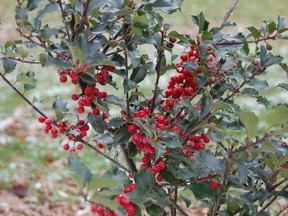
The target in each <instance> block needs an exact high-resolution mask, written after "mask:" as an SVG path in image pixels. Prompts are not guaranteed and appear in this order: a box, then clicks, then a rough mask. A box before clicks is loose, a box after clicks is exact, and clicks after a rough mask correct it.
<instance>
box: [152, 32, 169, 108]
mask: <svg viewBox="0 0 288 216" xmlns="http://www.w3.org/2000/svg"><path fill="white" fill-rule="evenodd" d="M160 33H161V42H160V46H159V47H158V59H157V64H156V74H157V77H156V82H155V89H154V95H153V98H152V103H151V113H153V110H154V108H155V102H156V98H157V94H158V91H159V90H158V88H159V80H160V76H161V63H162V58H163V55H164V48H163V45H164V38H165V35H166V32H165V31H160Z"/></svg>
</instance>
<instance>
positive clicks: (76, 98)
mask: <svg viewBox="0 0 288 216" xmlns="http://www.w3.org/2000/svg"><path fill="white" fill-rule="evenodd" d="M71 99H72V100H74V101H77V100H78V99H79V95H78V94H75V93H74V94H72V95H71Z"/></svg>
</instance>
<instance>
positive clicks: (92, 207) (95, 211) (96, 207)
mask: <svg viewBox="0 0 288 216" xmlns="http://www.w3.org/2000/svg"><path fill="white" fill-rule="evenodd" d="M97 209H98V206H97V205H92V206H91V212H92V213H95V214H96V213H97Z"/></svg>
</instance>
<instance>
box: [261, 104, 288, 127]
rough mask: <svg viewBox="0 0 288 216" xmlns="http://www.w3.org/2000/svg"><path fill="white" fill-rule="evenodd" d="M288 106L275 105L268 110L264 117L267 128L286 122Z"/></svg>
mask: <svg viewBox="0 0 288 216" xmlns="http://www.w3.org/2000/svg"><path fill="white" fill-rule="evenodd" d="M287 113H288V108H287V107H286V106H277V107H276V108H274V109H273V110H272V111H270V112H269V113H268V115H267V118H266V123H267V125H268V127H269V128H272V127H276V126H280V125H282V124H284V123H286V122H288V115H287Z"/></svg>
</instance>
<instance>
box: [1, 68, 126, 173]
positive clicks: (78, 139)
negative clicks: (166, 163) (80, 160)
mask: <svg viewBox="0 0 288 216" xmlns="http://www.w3.org/2000/svg"><path fill="white" fill-rule="evenodd" d="M0 76H1V77H2V79H3V80H4V82H6V83H7V84H8V85H9V86H10V87H11V88H12V89H13V90H14V91H15V92H16V93H17V94H18V95H19V96H20V97H21V98H22V99H23V100H24V101H25V102H26V103H28V104H29V105H30V106H31V107H32V108H33V109H34V110H35V111H36V112H37V113H39V114H40V115H41V116H44V117H45V118H48V116H47V115H46V114H45V113H43V112H42V111H41V110H40V109H39V108H37V107H36V106H35V105H34V104H33V103H32V102H31V101H30V100H28V98H27V97H25V96H24V95H23V94H22V93H21V92H20V91H19V90H18V89H17V88H15V87H14V86H13V84H12V83H11V82H10V81H9V80H8V79H7V78H6V77H5V75H4V74H3V73H1V72H0ZM55 126H57V124H56V125H55ZM75 141H79V142H81V143H83V144H85V145H87V146H89V147H90V148H92V149H93V150H94V151H95V152H97V153H98V154H100V155H101V156H102V157H104V158H106V159H107V160H109V161H111V162H112V163H114V164H115V165H117V166H118V167H119V168H121V169H123V170H124V171H126V172H128V173H130V170H129V169H128V168H126V167H125V166H123V165H122V164H120V163H119V162H118V161H116V160H114V159H113V158H111V157H109V156H108V155H106V154H105V153H103V152H102V151H100V150H99V149H97V148H96V147H95V146H93V145H91V144H90V143H88V142H87V141H85V140H83V139H80V138H75Z"/></svg>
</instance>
